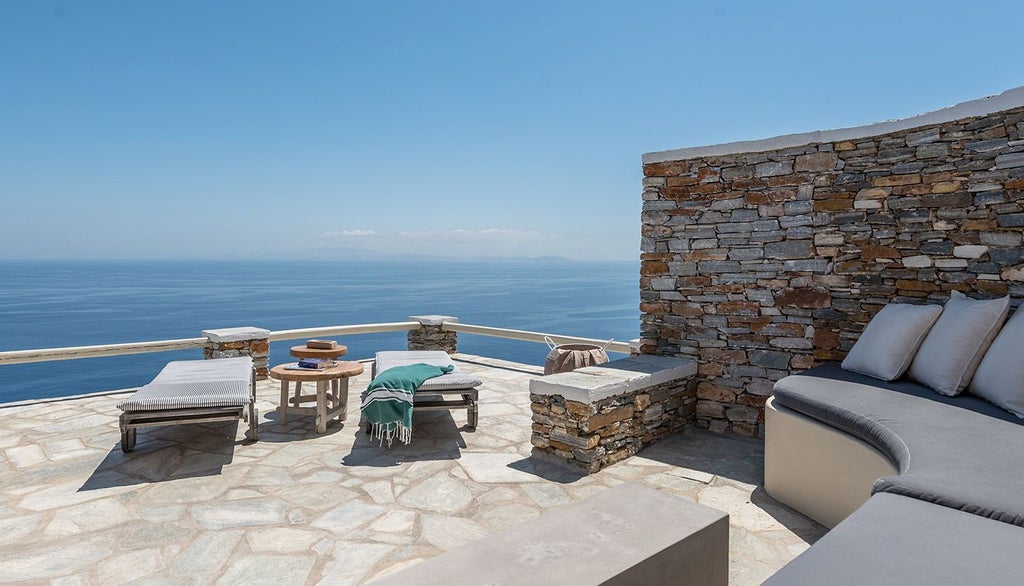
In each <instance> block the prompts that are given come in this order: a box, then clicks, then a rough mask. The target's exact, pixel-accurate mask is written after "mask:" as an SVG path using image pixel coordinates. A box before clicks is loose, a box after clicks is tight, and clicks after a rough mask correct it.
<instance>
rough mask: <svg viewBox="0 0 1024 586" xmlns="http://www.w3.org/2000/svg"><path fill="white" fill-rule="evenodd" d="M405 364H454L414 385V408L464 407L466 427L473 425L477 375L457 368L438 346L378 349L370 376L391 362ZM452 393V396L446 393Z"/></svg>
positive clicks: (474, 426) (419, 409) (431, 409)
mask: <svg viewBox="0 0 1024 586" xmlns="http://www.w3.org/2000/svg"><path fill="white" fill-rule="evenodd" d="M409 364H430V365H432V366H454V367H455V370H453V371H452V372H449V373H448V374H442V375H441V376H438V377H434V378H431V379H427V381H426V382H424V383H423V384H422V385H420V386H419V388H418V389H416V394H415V395H414V397H413V409H414V411H436V410H451V409H465V410H466V419H467V423H468V425H469V427H470V429H475V428H476V423H477V399H478V398H479V391H478V390H477V389H476V387H478V386H480V385H481V384H482V382H481V380H480V379H478V378H477V377H475V376H473V375H471V374H466V373H464V372H462V371H461V370H459V365H458V364H455V362H454V361H453V360H452V358H451V356H448V353H447V352H443V351H440V350H412V351H399V350H395V351H385V352H378V353H377V355H376V358H375V359H374V361H373V376H377V373H378V372H384V371H385V370H387V369H389V368H394V367H395V366H407V365H409ZM452 396H455V397H456V398H455V399H454V400H451V399H449V397H452Z"/></svg>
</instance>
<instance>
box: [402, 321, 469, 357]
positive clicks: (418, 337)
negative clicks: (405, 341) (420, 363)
mask: <svg viewBox="0 0 1024 586" xmlns="http://www.w3.org/2000/svg"><path fill="white" fill-rule="evenodd" d="M409 321H417V322H420V327H419V329H416V330H409V350H444V351H445V352H447V353H449V354H455V353H457V352H458V351H459V334H458V332H448V331H445V330H443V329H442V326H443V325H444V324H445V323H453V324H456V323H459V318H457V317H452V316H450V315H410V316H409Z"/></svg>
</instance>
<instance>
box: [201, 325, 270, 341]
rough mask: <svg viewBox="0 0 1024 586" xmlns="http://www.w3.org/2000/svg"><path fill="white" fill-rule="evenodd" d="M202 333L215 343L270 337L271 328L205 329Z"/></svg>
mask: <svg viewBox="0 0 1024 586" xmlns="http://www.w3.org/2000/svg"><path fill="white" fill-rule="evenodd" d="M202 335H203V337H205V338H206V339H208V340H210V341H211V342H213V343H215V344H223V343H225V342H241V341H247V340H259V339H263V338H269V337H270V330H265V329H263V328H254V327H240V328H221V329H217V330H203V334H202Z"/></svg>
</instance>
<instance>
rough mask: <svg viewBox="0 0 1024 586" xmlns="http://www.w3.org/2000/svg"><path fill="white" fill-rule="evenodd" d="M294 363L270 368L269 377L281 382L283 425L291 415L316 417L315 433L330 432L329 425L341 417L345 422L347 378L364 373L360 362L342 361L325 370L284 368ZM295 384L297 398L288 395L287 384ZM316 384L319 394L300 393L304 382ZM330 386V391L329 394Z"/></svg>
mask: <svg viewBox="0 0 1024 586" xmlns="http://www.w3.org/2000/svg"><path fill="white" fill-rule="evenodd" d="M294 364H295V363H292V364H279V365H277V366H275V367H274V368H271V369H270V377H271V378H273V379H276V380H279V381H281V406H280V407H279V408H278V412H279V413H280V415H281V423H287V422H288V414H289V413H292V414H296V415H313V416H315V417H316V432H317V433H324V432H325V431H327V422H328V421H330V420H332V419H334V418H335V417H337V418H338V421H344V420H345V417H346V415H347V414H348V412H347V408H348V379H349V377H353V376H358V375H360V374H362V373H363V365H362V363H360V362H339V363H337V364H336V365H334V366H332V367H330V368H324V369H322V370H292V369H288V368H285V367H286V366H293V365H294ZM290 382H294V383H295V396H294V397H289V396H288V390H289V389H288V383H290ZM304 382H310V383H312V382H315V383H316V394H315V395H303V394H301V392H300V390H301V388H302V383H304ZM328 384H330V387H331V392H330V393H328V392H327V386H328ZM313 401H316V406H315V407H303V406H302V404H303V403H310V402H313Z"/></svg>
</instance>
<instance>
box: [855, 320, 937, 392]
mask: <svg viewBox="0 0 1024 586" xmlns="http://www.w3.org/2000/svg"><path fill="white" fill-rule="evenodd" d="M941 313H942V306H940V305H910V304H906V303H890V304H889V305H886V306H885V307H883V308H882V310H881V311H879V312H878V313H876V314H875V317H873V318H871V323H869V324H868V327H867V328H865V329H864V333H862V334H861V335H860V338H858V339H857V343H856V344H854V345H853V348H852V349H851V350H850V353H849V354H847V355H846V359H845V360H843V369H845V370H849V371H851V372H859V373H860V374H866V375H868V376H873V377H875V378H878V379H882V380H886V381H889V380H896V379H898V378H900V377H901V376H903V373H905V372H907V369H908V368H910V363H911V362H912V361H913V360H914V355H915V354H916V353H917V349H918V347H919V346H920V345H921V342H923V341H924V338H925V336H927V335H928V331H929V330H930V329H931V327H932V325H933V324H935V320H937V319H938V318H939V314H941Z"/></svg>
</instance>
